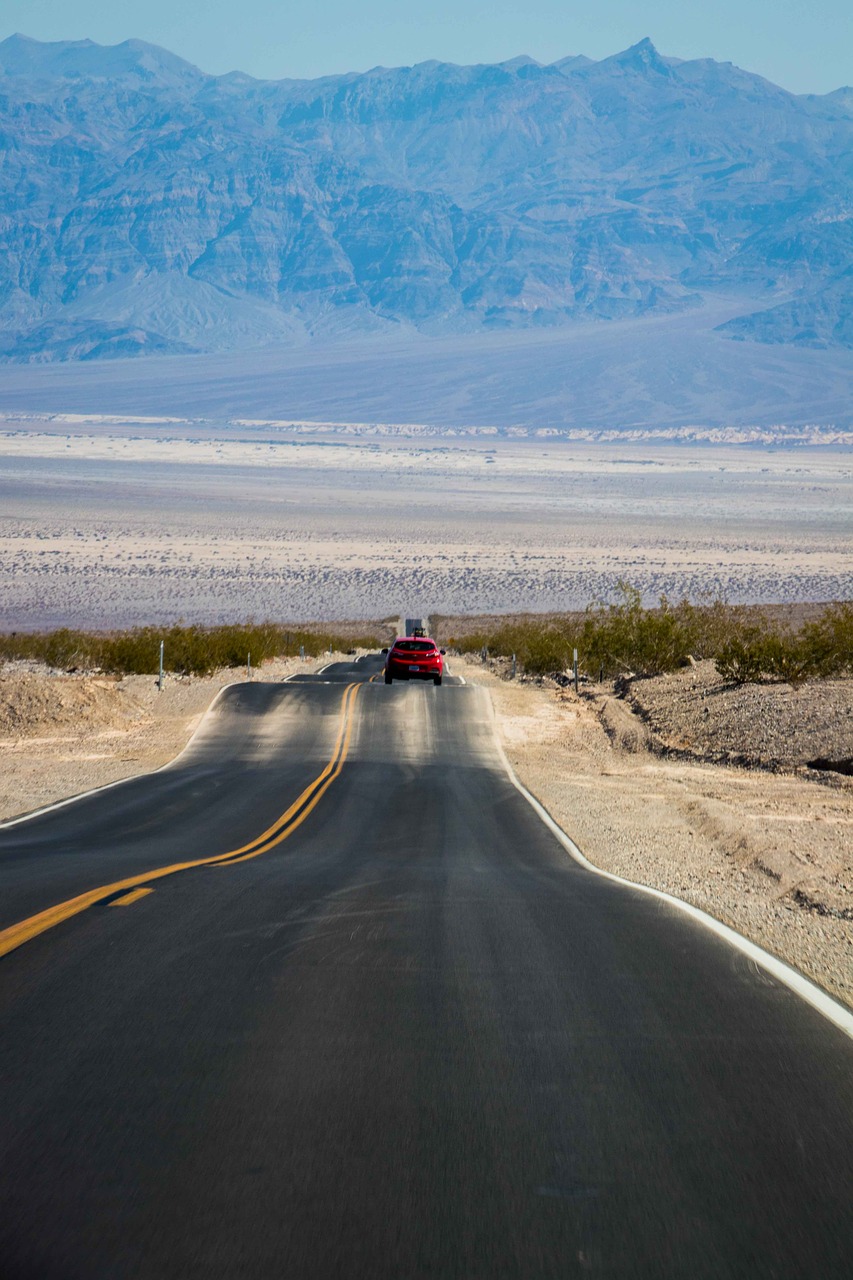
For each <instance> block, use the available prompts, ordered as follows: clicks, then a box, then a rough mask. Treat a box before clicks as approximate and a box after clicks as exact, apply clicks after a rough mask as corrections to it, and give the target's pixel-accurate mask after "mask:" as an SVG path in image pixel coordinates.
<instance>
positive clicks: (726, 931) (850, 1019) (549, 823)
mask: <svg viewBox="0 0 853 1280" xmlns="http://www.w3.org/2000/svg"><path fill="white" fill-rule="evenodd" d="M489 702H490V703H491V706H492V718H493V721H495V720H496V713H495V709H494V703H493V702H492V699H491V697H490V698H489ZM494 729H495V745H496V746H497V749H498V754H499V755H500V758H501V760H502V761H503V764H504V767H505V769H506V771H507V773H508V775H509V780H510V782H511V783H512V785H513V786H514V787H515V789H516V790H517V791H520V792H521V794H522V795H523V796H524V798H525V800H526V801H527V802H528V804H530V805H532V807H533V809H534V810H535V812H536V814H537V815H538V816H539V817H540V818H541V819H542V821H543V822H544V823H545V826H546V827H547V828H548V830H549V831H550V832H551V834H552V835H554V836H556V838H557V840H559V842H560V844H561V845H562V846H563V848H564V849H565V850H566V852H567V853H568V854H569V855H570V856H571V857H572V858H574V860H575V862H579V863H580V865H581V866H582V867H585V868H586V870H587V871H592V872H593V873H594V874H595V875H597V876H603V877H604V878H605V879H606V880H613V881H614V882H615V883H616V884H621V885H625V886H627V887H628V888H629V889H635V890H636V891H637V892H638V893H647V894H648V895H649V896H650V897H652V898H659V899H660V900H661V901H662V902H668V903H669V904H670V906H673V907H677V908H678V910H679V911H683V912H684V913H685V915H688V916H691V917H692V918H693V919H694V920H696V921H697V922H698V923H699V924H701V925H704V927H705V928H706V929H710V930H711V932H712V933H715V934H716V935H717V937H719V938H722V939H723V941H724V942H727V943H728V944H729V946H732V947H735V948H736V950H738V951H740V952H742V953H743V954H744V955H745V956H748V957H749V959H750V960H753V961H754V962H755V963H756V964H758V965H760V966H761V968H762V969H764V970H765V971H766V972H767V973H769V974H771V975H772V977H774V978H776V979H777V980H778V981H779V982H781V983H783V984H784V985H785V986H786V987H789V988H790V989H791V991H793V992H795V994H796V995H798V996H800V997H801V999H803V1000H805V1001H806V1003H807V1004H810V1005H811V1006H812V1008H813V1009H816V1010H817V1011H818V1013H821V1014H823V1016H824V1017H825V1018H827V1019H828V1020H829V1021H830V1022H832V1023H833V1024H834V1025H835V1026H836V1027H838V1029H839V1030H840V1031H843V1032H844V1034H845V1035H847V1036H849V1037H850V1038H851V1039H853V1013H851V1011H850V1010H849V1009H846V1008H845V1007H844V1005H843V1004H841V1003H840V1002H839V1001H838V1000H834V999H833V998H832V996H830V995H827V993H826V992H825V991H822V990H821V989H820V987H818V986H817V985H816V984H815V983H814V982H811V981H810V980H809V979H808V978H807V977H805V976H804V974H802V973H800V972H798V970H796V969H794V968H792V967H791V965H789V964H786V963H785V961H784V960H780V959H779V958H778V956H774V955H771V954H770V952H769V951H765V950H764V948H763V947H759V946H758V944H757V943H755V942H750V941H749V939H748V938H744V937H743V935H742V934H740V933H738V932H737V931H736V930H735V929H731V928H730V927H729V926H728V925H727V924H723V923H722V921H721V920H716V919H715V918H714V917H713V916H710V915H708V913H707V912H706V911H702V909H701V908H700V907H694V906H693V905H692V904H691V903H689V902H684V901H683V900H682V899H681V898H674V897H673V896H672V894H670V893H665V892H664V891H663V890H662V889H653V888H652V887H651V886H650V885H647V884H637V883H636V882H635V881H634V880H626V879H624V877H623V876H617V875H615V874H614V873H613V872H612V871H603V870H602V869H601V867H596V866H595V864H594V863H592V862H590V861H589V859H588V858H585V857H584V855H583V854H582V853H581V851H580V849H579V848H578V846H577V845H576V844H575V842H574V840H572V838H571V836H567V835H566V833H565V831H563V829H562V827H560V826H558V825H557V823H556V822H555V821H554V819H553V818H552V817H551V815H550V813H549V812H548V810H547V809H546V808H545V806H544V805H542V804H540V802H539V801H538V800H537V799H536V797H535V796H534V795H532V794H531V792H529V791H528V790H527V787H525V786H524V784H523V783H522V782H519V780H518V778H517V777H516V776H515V771H514V770H513V767H512V765H511V764H510V762H509V759H508V758H507V754H506V752H505V751H504V748H503V743H502V742H501V740H500V738H499V736H498V732H497V724H496V723H495V724H494Z"/></svg>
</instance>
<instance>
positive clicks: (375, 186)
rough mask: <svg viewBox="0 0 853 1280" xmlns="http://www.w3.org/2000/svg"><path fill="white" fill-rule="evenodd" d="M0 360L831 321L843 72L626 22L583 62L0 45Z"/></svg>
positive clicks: (845, 322) (851, 195) (841, 218)
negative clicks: (690, 57) (353, 60)
mask: <svg viewBox="0 0 853 1280" xmlns="http://www.w3.org/2000/svg"><path fill="white" fill-rule="evenodd" d="M0 244H2V248H3V252H2V254H1V255H0V356H2V357H3V358H5V359H7V360H9V359H11V360H17V361H21V360H22V361H32V362H37V361H46V360H65V359H98V358H103V357H108V356H128V355H136V354H146V353H157V354H184V353H193V352H205V351H207V352H211V351H214V352H215V351H227V350H239V349H243V348H255V347H259V346H264V345H269V344H276V343H278V344H285V345H288V346H290V345H293V344H300V343H304V342H306V341H307V340H308V339H314V340H315V341H317V340H325V339H332V338H335V339H337V340H340V339H341V338H342V337H353V336H357V337H359V338H361V337H362V336H364V335H365V334H371V333H374V334H377V335H379V336H382V335H389V336H390V335H392V334H393V335H402V336H404V337H405V336H413V335H417V334H426V335H430V336H433V337H444V336H448V335H453V334H459V335H462V334H476V333H483V332H486V331H489V330H513V329H526V328H535V327H547V328H553V327H561V326H569V327H570V326H574V325H578V324H581V323H584V322H587V323H590V322H595V323H604V322H608V321H623V320H630V319H632V318H637V319H640V318H643V317H652V316H657V317H661V316H665V315H666V314H672V313H680V312H686V311H691V310H694V309H698V308H701V307H703V306H707V305H708V304H709V302H711V303H713V304H714V306H715V307H716V310H717V311H719V302H720V300H721V299H722V300H724V301H725V300H730V304H731V305H730V308H729V310H730V316H731V318H729V319H725V318H724V319H723V320H722V322H721V323H720V325H719V330H718V332H719V334H720V336H721V337H723V338H728V339H730V340H732V341H736V340H739V341H751V342H760V343H765V344H794V345H797V346H801V347H833V346H834V347H847V348H849V347H853V305H851V300H853V90H851V89H848V88H842V89H839V90H837V91H836V92H834V93H830V94H826V95H822V96H814V95H795V94H791V93H788V92H786V91H785V90H784V89H781V88H779V87H778V86H776V85H773V84H771V83H769V82H768V81H766V80H764V79H762V78H761V77H759V76H756V75H752V74H750V73H748V72H746V71H743V70H740V69H738V68H737V67H735V66H732V65H731V64H729V63H718V62H715V61H712V60H710V59H699V60H695V61H680V60H679V59H676V58H670V57H664V56H662V55H661V54H660V53H658V51H657V50H656V49H655V47H654V46H653V45H652V43H651V42H650V41H649V40H642V41H641V42H640V43H639V44H637V45H634V46H633V47H632V48H630V49H627V50H625V51H624V52H622V53H619V54H616V55H615V56H613V57H610V58H606V59H604V60H602V61H592V60H590V59H587V58H584V57H568V58H563V59H561V60H560V61H558V62H555V63H552V64H550V65H541V64H539V63H537V62H534V61H533V60H532V59H530V58H526V57H520V58H515V59H513V60H512V61H509V62H504V63H501V64H498V65H480V66H456V65H449V64H444V63H438V62H426V63H422V64H420V65H417V66H414V67H402V68H394V69H387V68H384V67H376V68H374V69H373V70H371V71H368V72H365V73H363V74H361V73H352V74H348V75H338V76H329V77H325V78H323V79H319V80H312V81H300V80H281V81H260V80H255V79H252V78H251V77H249V76H246V75H243V74H241V73H237V72H234V73H232V74H229V75H224V76H212V75H207V74H205V73H203V72H202V71H200V70H198V69H197V68H196V67H194V66H192V65H190V64H189V63H187V62H185V61H183V60H182V59H180V58H178V57H176V56H175V55H173V54H171V53H168V52H167V51H165V50H163V49H159V48H157V47H154V46H151V45H148V44H145V43H143V42H141V41H136V40H128V41H125V42H124V43H123V44H119V45H116V46H113V47H103V46H99V45H97V44H94V43H92V42H91V41H88V40H84V41H75V42H61V43H53V44H43V43H39V42H37V41H34V40H30V39H28V38H26V37H23V36H13V37H11V38H9V39H7V40H5V41H3V42H2V43H0Z"/></svg>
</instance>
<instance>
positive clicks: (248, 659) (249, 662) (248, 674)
mask: <svg viewBox="0 0 853 1280" xmlns="http://www.w3.org/2000/svg"><path fill="white" fill-rule="evenodd" d="M251 678H252V655H251V654H250V653H248V654H246V679H247V680H251Z"/></svg>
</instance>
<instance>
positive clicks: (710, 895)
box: [454, 659, 853, 1008]
mask: <svg viewBox="0 0 853 1280" xmlns="http://www.w3.org/2000/svg"><path fill="white" fill-rule="evenodd" d="M454 671H456V672H457V674H461V675H464V676H465V678H466V679H467V680H469V681H470V682H471V683H480V684H484V685H486V686H487V687H488V689H489V692H490V694H491V696H492V702H493V705H494V708H495V715H496V722H497V727H498V732H499V735H500V738H501V742H502V745H503V747H504V750H505V752H506V754H507V757H508V759H509V761H510V764H511V765H512V768H513V769H514V771H515V773H516V774H517V776H518V778H519V780H520V781H521V782H522V783H523V784H524V786H525V787H526V788H527V789H528V790H529V791H530V792H532V794H533V795H534V796H536V798H537V799H538V800H539V801H540V802H541V803H542V804H543V805H544V806H545V808H546V809H547V810H548V811H549V813H550V814H551V815H552V816H553V818H554V819H555V821H556V822H557V823H558V824H559V825H560V826H561V827H562V828H563V830H564V831H566V833H567V834H568V835H569V836H570V837H571V838H572V840H574V841H575V843H576V844H577V845H578V846H579V847H580V849H581V850H582V852H583V853H584V855H585V856H586V857H587V858H588V859H589V860H590V861H591V862H592V863H594V864H595V865H596V866H598V867H600V868H601V869H602V870H605V871H609V872H612V873H613V874H615V875H619V876H622V877H624V878H625V879H628V880H632V881H634V882H636V883H639V884H646V885H649V886H650V887H651V888H654V889H659V890H661V891H663V892H665V893H669V894H672V895H673V896H674V897H677V898H680V899H682V900H684V901H686V902H689V903H691V904H692V905H694V906H696V907H699V908H700V909H701V910H702V911H705V912H707V913H708V914H709V915H711V916H714V917H715V918H716V919H718V920H721V921H722V922H723V923H724V924H727V925H729V926H730V927H732V928H733V929H735V930H737V932H738V933H740V934H742V935H743V936H745V937H747V938H749V939H750V940H751V941H753V942H755V943H757V944H758V945H759V946H761V947H763V948H765V949H766V950H768V951H770V952H771V953H772V954H774V955H776V956H779V957H780V959H782V960H785V961H787V963H789V964H791V965H793V966H794V967H795V968H797V969H799V970H800V971H801V972H802V973H804V974H806V976H807V977H809V978H811V979H812V980H813V981H814V982H816V983H817V984H818V985H819V986H821V987H822V988H823V989H824V990H826V991H828V992H829V993H830V994H831V995H833V996H834V997H835V998H836V999H838V1000H840V1001H841V1002H842V1003H844V1004H846V1005H847V1006H848V1007H851V1008H853V920H851V917H853V893H851V886H853V872H851V861H853V855H851V852H850V845H851V841H850V831H851V826H853V787H851V786H850V785H849V784H846V783H845V784H844V785H839V786H824V785H821V784H820V783H819V782H816V781H813V780H809V779H804V778H802V777H800V776H796V775H794V774H785V773H778V774H771V773H768V772H766V771H762V770H750V769H744V768H736V767H731V766H725V765H720V764H705V763H702V762H699V761H689V760H688V761H685V760H681V759H667V758H662V757H660V756H658V755H656V754H653V753H652V752H651V751H649V750H648V749H647V747H646V746H645V745H644V742H643V738H642V735H641V734H634V733H632V732H631V731H630V730H631V725H630V724H629V723H627V721H626V724H625V725H623V726H622V732H621V733H619V734H614V733H609V732H607V730H606V728H605V725H604V724H603V723H602V718H601V717H600V715H599V712H598V709H597V708H596V706H595V704H594V703H593V701H592V700H590V699H587V698H584V697H580V698H577V697H575V695H574V693H573V691H571V690H557V689H553V688H547V687H542V686H537V685H533V684H520V683H518V682H510V681H505V680H501V679H500V678H498V677H497V676H496V675H494V674H493V673H491V672H490V671H488V670H487V669H485V668H484V667H483V666H482V665H481V664H480V663H477V662H476V661H473V662H472V661H468V662H465V661H461V660H459V659H457V660H455V662H454ZM626 714H628V713H627V711H626Z"/></svg>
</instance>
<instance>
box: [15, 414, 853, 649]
mask: <svg viewBox="0 0 853 1280" xmlns="http://www.w3.org/2000/svg"><path fill="white" fill-rule="evenodd" d="M851 496H853V459H851V455H850V453H849V451H848V452H847V453H845V452H843V451H840V450H835V451H834V450H829V449H801V450H788V451H785V450H781V449H753V448H750V447H747V446H742V447H739V448H737V447H732V446H728V447H724V446H720V447H711V446H708V447H692V448H691V447H685V448H678V447H675V446H671V445H670V446H666V447H664V446H655V447H645V448H643V447H639V446H636V445H635V446H628V445H622V444H614V445H610V446H607V447H605V446H600V447H595V446H591V445H582V444H580V445H575V444H568V443H566V442H559V441H557V442H550V443H549V442H548V441H547V440H536V441H533V440H523V441H512V440H491V441H490V440H488V439H483V440H476V441H474V440H465V441H461V440H460V441H457V442H455V443H449V442H441V441H436V442H430V443H429V444H424V443H423V442H417V441H404V440H403V441H394V440H375V439H374V440H358V439H355V440H352V439H349V440H347V439H343V440H342V439H340V438H330V439H328V440H325V441H323V440H319V439H316V438H314V437H309V438H307V439H305V438H302V437H300V436H298V435H293V434H291V435H288V434H287V433H286V432H284V431H281V430H279V429H277V428H274V427H272V426H269V425H266V426H264V425H263V424H244V425H242V426H240V427H236V426H234V425H231V426H230V427H226V426H223V425H222V424H219V426H218V427H214V426H210V427H208V428H205V427H203V425H199V424H196V425H195V426H193V427H192V428H190V427H187V426H186V425H185V424H184V425H181V424H174V425H172V426H169V425H164V424H162V423H161V424H159V425H156V426H152V425H148V426H146V425H145V424H139V423H136V424H133V423H131V424H128V423H124V424H122V423H120V422H115V423H103V422H102V423H96V424H92V423H85V422H67V421H66V422H64V423H61V424H57V423H56V422H49V421H45V422H42V423H41V424H39V423H37V422H31V423H28V427H27V430H17V431H16V430H8V431H6V432H0V629H5V630H13V629H35V628H43V627H53V626H66V625H71V626H84V627H85V626H89V627H95V626H104V625H116V626H119V625H128V624H133V623H140V622H157V621H159V622H169V621H175V620H178V619H181V618H183V619H186V620H188V621H189V620H191V621H199V622H216V621H236V620H243V619H245V618H246V617H248V616H255V617H256V618H264V617H271V618H276V619H282V618H287V619H288V620H291V621H293V622H297V621H300V620H302V619H309V618H317V617H323V618H327V619H329V620H334V619H336V618H340V617H374V618H375V617H381V616H383V615H387V614H399V613H401V612H405V613H407V614H409V615H410V616H420V615H422V614H428V613H442V614H453V613H456V614H458V613H496V612H508V611H522V610H533V611H535V612H543V611H549V610H565V609H573V608H583V607H584V606H585V605H586V604H588V603H589V602H590V601H591V600H593V599H596V598H600V597H602V596H607V595H609V594H611V593H612V591H613V589H614V587H615V585H616V583H617V582H618V580H619V579H620V578H626V579H628V580H630V581H631V582H632V583H635V584H636V585H638V586H639V587H641V588H642V589H643V591H644V592H645V595H646V598H647V600H648V601H649V602H651V601H654V600H655V599H656V597H657V596H658V594H659V593H660V592H662V591H665V592H667V593H668V594H670V595H672V596H681V595H683V594H690V595H692V596H694V597H698V596H699V595H700V594H701V593H703V592H711V593H722V594H724V595H726V596H727V597H728V598H729V599H730V600H731V601H733V602H734V601H747V602H755V601H762V600H764V601H777V602H778V601H794V600H800V601H810V600H831V599H836V598H842V597H849V596H850V595H851V594H853V554H851V552H853V539H851V523H850V509H851Z"/></svg>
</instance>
